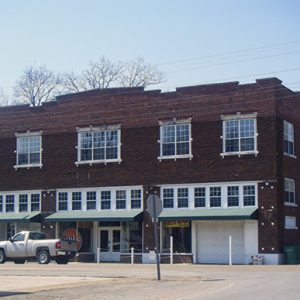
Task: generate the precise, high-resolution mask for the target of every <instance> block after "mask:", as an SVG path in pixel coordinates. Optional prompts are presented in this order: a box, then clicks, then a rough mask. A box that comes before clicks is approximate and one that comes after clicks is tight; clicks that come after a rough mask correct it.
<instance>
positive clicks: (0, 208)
mask: <svg viewBox="0 0 300 300" xmlns="http://www.w3.org/2000/svg"><path fill="white" fill-rule="evenodd" d="M0 212H3V196H2V195H0Z"/></svg>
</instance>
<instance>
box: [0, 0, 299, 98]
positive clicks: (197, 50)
mask: <svg viewBox="0 0 300 300" xmlns="http://www.w3.org/2000/svg"><path fill="white" fill-rule="evenodd" d="M299 12H300V1H297V0H284V1H282V0H251V1H249V0H144V1H143V0H139V1H138V0H106V1H104V0H42V1H41V0H26V1H25V0H14V1H7V0H0V41H1V43H0V54H1V55H0V88H1V89H2V90H3V91H4V93H5V94H7V95H10V94H11V93H12V87H13V86H14V84H15V82H16V80H17V79H18V78H19V77H20V76H21V74H22V72H23V71H24V69H25V67H26V66H29V65H32V64H36V65H46V67H47V68H48V69H51V70H54V71H57V72H69V71H74V72H80V71H82V70H83V69H84V68H85V67H86V66H87V65H88V63H89V62H90V61H95V60H97V58H99V57H101V56H105V57H106V58H108V59H110V60H112V61H119V60H121V61H126V60H130V59H133V58H136V57H138V56H141V57H143V58H145V60H146V61H147V62H149V63H151V64H153V65H156V66H157V67H158V68H159V69H160V70H161V71H164V72H165V73H166V75H167V80H166V81H165V82H163V83H161V84H159V85H158V86H156V87H152V88H155V89H157V88H161V89H163V90H165V91H169V90H174V88H175V87H180V86H188V85H197V84H207V83H215V82H226V81H240V82H241V83H251V82H254V81H255V78H264V77H278V78H280V79H281V80H283V84H285V85H286V86H288V87H289V88H291V89H292V90H300V15H299Z"/></svg>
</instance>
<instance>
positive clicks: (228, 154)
mask: <svg viewBox="0 0 300 300" xmlns="http://www.w3.org/2000/svg"><path fill="white" fill-rule="evenodd" d="M258 153H259V152H258V151H243V152H222V153H220V156H222V158H224V156H238V157H240V156H242V155H255V156H257V155H258Z"/></svg>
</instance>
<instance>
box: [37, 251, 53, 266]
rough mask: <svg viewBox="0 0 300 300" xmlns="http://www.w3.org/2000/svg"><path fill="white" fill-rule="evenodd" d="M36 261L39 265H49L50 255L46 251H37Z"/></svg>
mask: <svg viewBox="0 0 300 300" xmlns="http://www.w3.org/2000/svg"><path fill="white" fill-rule="evenodd" d="M36 259H37V262H38V263H39V264H41V265H46V264H49V261H50V254H49V252H48V251H47V250H41V251H39V253H38V255H37V257H36Z"/></svg>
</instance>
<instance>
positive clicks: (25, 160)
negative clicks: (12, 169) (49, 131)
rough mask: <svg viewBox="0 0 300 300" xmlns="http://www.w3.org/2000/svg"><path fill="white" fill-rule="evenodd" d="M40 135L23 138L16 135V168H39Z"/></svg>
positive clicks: (40, 161) (40, 152) (40, 160)
mask: <svg viewBox="0 0 300 300" xmlns="http://www.w3.org/2000/svg"><path fill="white" fill-rule="evenodd" d="M41 146H42V137H41V135H31V136H23V135H18V134H17V165H16V167H20V166H21V167H22V166H23V167H28V166H30V167H34V166H39V167H40V166H41V163H42V159H41V156H42V155H41V154H42V149H41Z"/></svg>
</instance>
